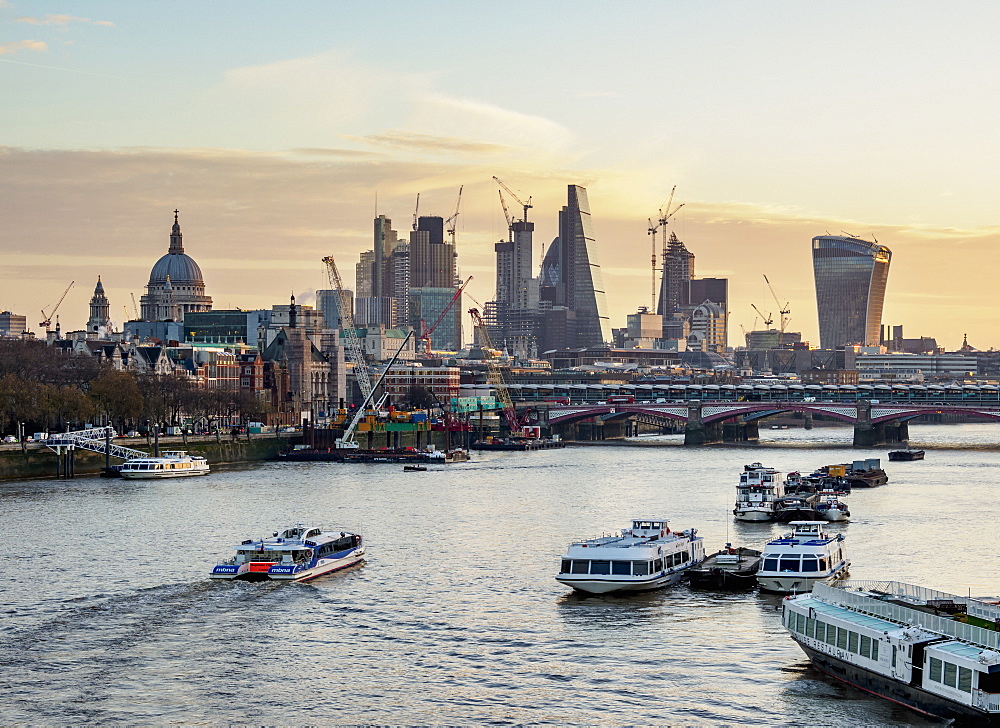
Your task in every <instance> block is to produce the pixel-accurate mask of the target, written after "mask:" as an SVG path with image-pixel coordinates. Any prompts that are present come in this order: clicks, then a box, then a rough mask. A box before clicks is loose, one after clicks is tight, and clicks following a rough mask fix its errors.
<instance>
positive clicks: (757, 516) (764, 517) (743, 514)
mask: <svg viewBox="0 0 1000 728" xmlns="http://www.w3.org/2000/svg"><path fill="white" fill-rule="evenodd" d="M735 517H736V518H735V520H737V521H751V522H754V523H763V522H764V521H773V520H774V511H773V510H772V509H770V508H767V509H765V508H745V509H742V508H737V509H736V513H735Z"/></svg>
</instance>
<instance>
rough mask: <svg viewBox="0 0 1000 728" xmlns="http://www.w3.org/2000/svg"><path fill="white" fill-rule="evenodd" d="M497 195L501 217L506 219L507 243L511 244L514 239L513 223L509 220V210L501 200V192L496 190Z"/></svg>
mask: <svg viewBox="0 0 1000 728" xmlns="http://www.w3.org/2000/svg"><path fill="white" fill-rule="evenodd" d="M497 195H499V196H500V207H502V208H503V216H504V217H505V218H507V242H508V243H509V242H511V241H512V240H513V239H514V238H513V235H514V221H513V220H512V219H511V216H510V210H508V209H507V203H506V202H505V201H504V199H503V192H501V191H500V190H497Z"/></svg>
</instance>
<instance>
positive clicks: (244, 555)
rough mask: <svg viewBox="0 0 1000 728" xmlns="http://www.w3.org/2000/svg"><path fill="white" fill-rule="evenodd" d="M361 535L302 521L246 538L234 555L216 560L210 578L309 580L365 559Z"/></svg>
mask: <svg viewBox="0 0 1000 728" xmlns="http://www.w3.org/2000/svg"><path fill="white" fill-rule="evenodd" d="M364 557H365V547H364V545H363V544H362V539H361V536H359V535H358V534H356V533H348V532H347V531H338V532H333V533H331V532H326V531H323V530H322V529H321V528H317V527H315V526H314V527H306V526H303V525H302V524H299V525H297V526H293V527H291V528H286V529H285V530H283V531H281V532H278V531H275V532H274V536H272V537H271V538H261V539H257V540H256V541H255V540H253V539H247V540H246V541H244V542H243V543H241V544H240V545H239V546H238V547H237V548H236V556H234V557H233V558H231V559H228V560H226V561H223V562H222V563H220V564H218V565H217V566H216V567H215V568H214V569H212V573H211V574H210V576H211V578H213V579H238V580H240V581H268V580H274V581H309V580H310V579H315V578H316V577H317V576H322V575H323V574H330V573H332V572H334V571H340V570H341V569H346V568H347V567H348V566H353V565H354V564H357V563H359V562H361V561H363V560H364Z"/></svg>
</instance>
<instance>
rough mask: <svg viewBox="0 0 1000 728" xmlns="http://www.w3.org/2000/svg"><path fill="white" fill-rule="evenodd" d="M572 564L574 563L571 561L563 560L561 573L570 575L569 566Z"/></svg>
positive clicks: (560, 568)
mask: <svg viewBox="0 0 1000 728" xmlns="http://www.w3.org/2000/svg"><path fill="white" fill-rule="evenodd" d="M570 563H572V562H571V561H570V560H569V559H563V560H562V565H561V566H560V567H559V571H561V572H562V573H564V574H568V573H569V565H570Z"/></svg>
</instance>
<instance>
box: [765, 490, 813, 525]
mask: <svg viewBox="0 0 1000 728" xmlns="http://www.w3.org/2000/svg"><path fill="white" fill-rule="evenodd" d="M818 503H819V496H818V495H816V494H815V493H812V494H809V493H797V494H795V495H786V496H784V497H782V498H778V499H777V500H776V501H774V520H776V521H778V522H779V523H791V522H792V521H813V520H816V519H817V518H818V517H819V514H818V513H817V511H816V506H817V505H818Z"/></svg>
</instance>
